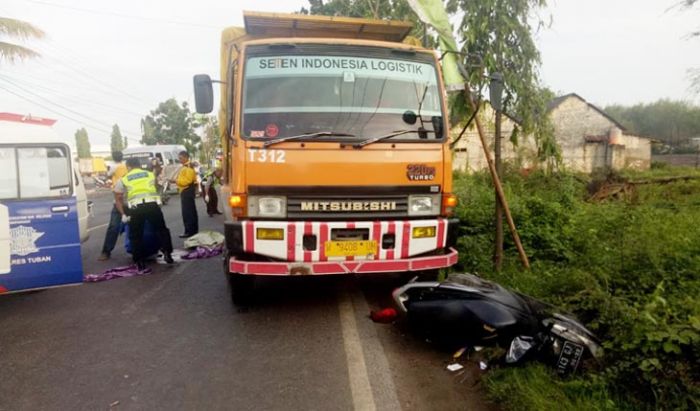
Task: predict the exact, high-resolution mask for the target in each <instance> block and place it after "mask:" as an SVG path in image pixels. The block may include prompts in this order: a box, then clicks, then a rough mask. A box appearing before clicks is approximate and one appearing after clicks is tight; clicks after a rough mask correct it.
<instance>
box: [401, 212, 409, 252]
mask: <svg viewBox="0 0 700 411" xmlns="http://www.w3.org/2000/svg"><path fill="white" fill-rule="evenodd" d="M410 241H411V223H409V222H408V221H404V223H403V237H402V238H401V258H404V259H405V258H408V246H409V244H410Z"/></svg>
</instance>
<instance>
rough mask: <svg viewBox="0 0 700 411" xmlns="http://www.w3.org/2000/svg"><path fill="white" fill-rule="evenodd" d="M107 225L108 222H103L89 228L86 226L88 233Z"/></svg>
mask: <svg viewBox="0 0 700 411" xmlns="http://www.w3.org/2000/svg"><path fill="white" fill-rule="evenodd" d="M108 225H109V223H104V224H100V225H96V226H94V227H90V228H88V233H89V232H90V231H92V230H97V229H98V228H102V227H107V226H108Z"/></svg>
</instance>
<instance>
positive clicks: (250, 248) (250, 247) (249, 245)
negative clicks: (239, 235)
mask: <svg viewBox="0 0 700 411" xmlns="http://www.w3.org/2000/svg"><path fill="white" fill-rule="evenodd" d="M243 224H245V247H244V248H245V251H246V252H247V253H253V252H255V227H253V225H254V224H253V222H251V221H246V222H244V223H243Z"/></svg>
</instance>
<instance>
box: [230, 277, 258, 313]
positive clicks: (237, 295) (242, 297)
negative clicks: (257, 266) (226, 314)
mask: <svg viewBox="0 0 700 411" xmlns="http://www.w3.org/2000/svg"><path fill="white" fill-rule="evenodd" d="M228 286H229V290H230V292H231V302H233V305H236V306H244V305H250V303H251V302H252V300H253V291H254V289H255V277H254V276H252V275H244V274H238V273H229V275H228Z"/></svg>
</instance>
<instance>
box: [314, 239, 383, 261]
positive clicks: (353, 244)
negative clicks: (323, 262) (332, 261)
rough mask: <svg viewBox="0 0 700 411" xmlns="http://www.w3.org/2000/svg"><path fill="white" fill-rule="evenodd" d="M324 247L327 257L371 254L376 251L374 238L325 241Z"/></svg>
mask: <svg viewBox="0 0 700 411" xmlns="http://www.w3.org/2000/svg"><path fill="white" fill-rule="evenodd" d="M325 249H326V255H327V256H328V257H349V256H353V257H354V256H365V255H373V254H375V253H376V251H377V242H376V241H374V240H363V241H326V244H325Z"/></svg>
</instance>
